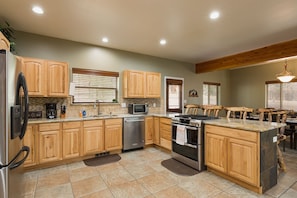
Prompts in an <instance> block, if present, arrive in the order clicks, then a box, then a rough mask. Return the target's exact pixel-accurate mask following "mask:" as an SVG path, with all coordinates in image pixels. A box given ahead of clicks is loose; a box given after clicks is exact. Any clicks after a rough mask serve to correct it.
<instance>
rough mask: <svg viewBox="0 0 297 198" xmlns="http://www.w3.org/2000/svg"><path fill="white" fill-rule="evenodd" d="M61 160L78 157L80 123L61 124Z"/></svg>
mask: <svg viewBox="0 0 297 198" xmlns="http://www.w3.org/2000/svg"><path fill="white" fill-rule="evenodd" d="M62 129H63V159H69V158H74V157H79V156H80V140H81V131H82V130H81V122H63V124H62Z"/></svg>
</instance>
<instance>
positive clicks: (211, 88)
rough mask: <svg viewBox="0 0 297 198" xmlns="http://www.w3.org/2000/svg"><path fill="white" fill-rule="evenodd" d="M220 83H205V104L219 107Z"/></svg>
mask: <svg viewBox="0 0 297 198" xmlns="http://www.w3.org/2000/svg"><path fill="white" fill-rule="evenodd" d="M220 86H221V84H220V83H213V82H203V104H204V105H219V99H220V97H219V96H220Z"/></svg>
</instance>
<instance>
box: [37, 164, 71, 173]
mask: <svg viewBox="0 0 297 198" xmlns="http://www.w3.org/2000/svg"><path fill="white" fill-rule="evenodd" d="M38 172H39V173H38V174H39V175H48V174H62V173H67V172H68V169H67V166H66V165H61V166H55V167H52V168H45V169H40V170H39V171H38Z"/></svg>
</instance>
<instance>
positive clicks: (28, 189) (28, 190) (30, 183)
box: [23, 178, 37, 196]
mask: <svg viewBox="0 0 297 198" xmlns="http://www.w3.org/2000/svg"><path fill="white" fill-rule="evenodd" d="M36 185H37V178H33V179H32V178H31V179H28V178H27V179H26V182H25V185H24V194H23V195H28V196H29V195H34V192H35V190H36Z"/></svg>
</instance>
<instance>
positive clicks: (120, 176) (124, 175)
mask: <svg viewBox="0 0 297 198" xmlns="http://www.w3.org/2000/svg"><path fill="white" fill-rule="evenodd" d="M99 172H100V175H101V177H102V178H103V180H104V182H105V183H106V184H107V186H108V187H110V186H113V185H119V184H123V183H126V182H129V181H133V180H135V178H134V177H133V176H132V175H131V174H130V173H129V172H128V171H127V170H125V169H124V168H123V167H122V166H120V167H118V168H116V169H113V170H110V171H103V172H101V171H99Z"/></svg>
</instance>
